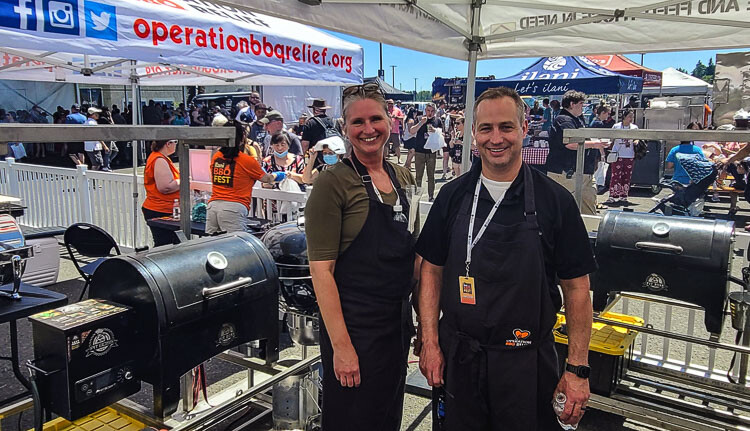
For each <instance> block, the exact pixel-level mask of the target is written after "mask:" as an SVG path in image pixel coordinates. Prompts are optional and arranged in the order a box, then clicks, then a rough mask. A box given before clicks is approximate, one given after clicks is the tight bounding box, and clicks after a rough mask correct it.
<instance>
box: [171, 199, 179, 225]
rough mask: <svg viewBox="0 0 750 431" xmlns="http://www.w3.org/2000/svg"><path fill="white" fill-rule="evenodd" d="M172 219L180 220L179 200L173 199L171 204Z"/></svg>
mask: <svg viewBox="0 0 750 431" xmlns="http://www.w3.org/2000/svg"><path fill="white" fill-rule="evenodd" d="M172 218H173V219H175V220H179V219H180V200H179V199H175V200H174V202H173V203H172Z"/></svg>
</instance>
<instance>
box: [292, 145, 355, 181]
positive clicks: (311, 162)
mask: <svg viewBox="0 0 750 431" xmlns="http://www.w3.org/2000/svg"><path fill="white" fill-rule="evenodd" d="M318 153H322V156H323V157H322V159H323V163H320V164H317V165H316V163H315V161H316V160H318ZM345 153H346V148H344V141H343V140H342V139H341V138H339V137H338V136H332V137H330V138H326V139H323V140H322V141H318V143H317V144H315V146H314V147H313V148H311V149H310V151H308V152H307V156H306V157H305V171H304V172H303V173H302V181H304V183H305V184H312V183H313V182H315V179H316V178H318V174H320V173H321V172H323V171H325V170H326V169H328V168H330V167H331V166H333V165H335V164H336V163H338V162H339V160H340V157H341V156H342V155H343V154H345Z"/></svg>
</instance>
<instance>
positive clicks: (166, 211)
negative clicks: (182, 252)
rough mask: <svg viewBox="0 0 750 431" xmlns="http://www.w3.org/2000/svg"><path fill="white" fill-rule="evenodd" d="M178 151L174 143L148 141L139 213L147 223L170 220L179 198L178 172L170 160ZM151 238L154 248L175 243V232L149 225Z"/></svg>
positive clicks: (175, 142)
mask: <svg viewBox="0 0 750 431" xmlns="http://www.w3.org/2000/svg"><path fill="white" fill-rule="evenodd" d="M176 149H177V141H176V140H171V141H153V142H151V154H149V155H148V159H147V160H146V168H145V170H144V171H143V185H144V186H145V187H146V200H145V201H143V206H142V207H141V211H143V217H144V218H145V219H146V220H150V219H153V218H158V217H171V216H172V206H173V205H174V202H175V201H177V200H179V199H180V172H179V171H177V168H176V167H175V166H174V163H172V160H170V159H169V156H171V155H172V154H174V152H175V150H176ZM149 229H151V236H152V237H153V238H154V247H159V246H161V245H166V244H174V243H176V242H175V240H176V237H175V235H174V232H172V231H171V230H169V229H162V228H159V227H154V226H149Z"/></svg>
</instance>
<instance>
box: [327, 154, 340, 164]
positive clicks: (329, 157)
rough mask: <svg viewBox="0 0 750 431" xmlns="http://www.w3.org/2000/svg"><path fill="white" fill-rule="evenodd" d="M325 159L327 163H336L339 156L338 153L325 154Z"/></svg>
mask: <svg viewBox="0 0 750 431" xmlns="http://www.w3.org/2000/svg"><path fill="white" fill-rule="evenodd" d="M323 161H324V162H326V165H335V164H336V163H337V162H338V161H339V156H337V155H336V154H323Z"/></svg>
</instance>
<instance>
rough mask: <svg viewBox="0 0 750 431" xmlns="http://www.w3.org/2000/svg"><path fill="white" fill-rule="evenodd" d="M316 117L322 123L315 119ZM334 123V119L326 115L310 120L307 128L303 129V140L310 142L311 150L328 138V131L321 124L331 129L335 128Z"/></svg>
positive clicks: (306, 124)
mask: <svg viewBox="0 0 750 431" xmlns="http://www.w3.org/2000/svg"><path fill="white" fill-rule="evenodd" d="M316 117H317V118H318V119H319V120H320V122H319V121H318V120H316V119H315V118H316ZM333 121H334V120H333V119H332V118H330V117H328V116H326V115H325V114H320V115H316V116H315V117H313V118H310V119H308V120H307V122H306V123H305V126H304V127H303V128H302V140H303V141H308V142H310V146H309V148H312V147H314V146H315V144H317V143H318V141H322V140H323V139H325V138H326V129H325V127H323V126H322V125H321V124H320V123H321V122H322V123H323V124H325V125H326V126H329V127H335V125H336V124H335V123H334V122H333Z"/></svg>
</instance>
